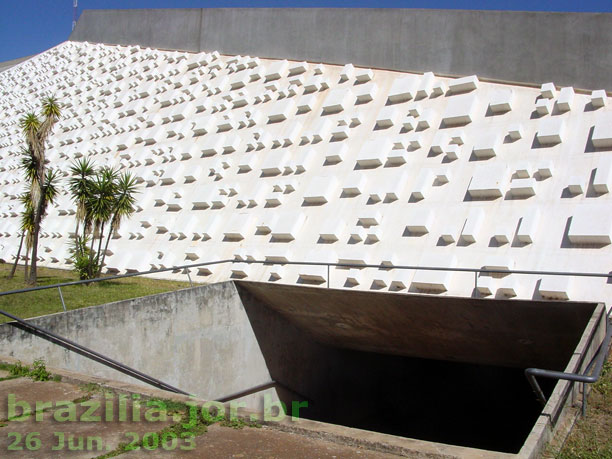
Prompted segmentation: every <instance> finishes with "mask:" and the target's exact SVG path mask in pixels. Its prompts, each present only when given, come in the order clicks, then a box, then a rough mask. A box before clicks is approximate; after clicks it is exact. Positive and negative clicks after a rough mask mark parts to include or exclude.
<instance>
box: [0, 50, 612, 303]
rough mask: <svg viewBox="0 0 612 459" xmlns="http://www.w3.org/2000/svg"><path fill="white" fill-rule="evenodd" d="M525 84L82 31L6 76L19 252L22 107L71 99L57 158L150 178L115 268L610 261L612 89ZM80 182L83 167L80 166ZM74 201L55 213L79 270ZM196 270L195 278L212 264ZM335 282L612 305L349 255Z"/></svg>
mask: <svg viewBox="0 0 612 459" xmlns="http://www.w3.org/2000/svg"><path fill="white" fill-rule="evenodd" d="M542 83H544V84H543V85H542V87H541V89H540V88H530V87H520V86H510V85H502V84H494V83H488V82H484V81H479V79H478V78H477V77H476V76H467V77H463V78H458V79H454V80H453V79H448V78H441V77H438V76H436V75H434V74H432V73H426V74H424V75H421V74H409V73H400V72H392V71H385V70H375V69H364V68H356V67H353V66H352V65H350V64H347V65H346V66H344V67H340V66H334V65H323V64H316V63H308V62H293V61H279V60H269V59H260V58H257V57H249V56H221V55H219V54H218V53H215V52H211V53H199V54H193V53H187V52H168V51H160V50H154V49H142V48H139V47H122V46H106V45H100V44H87V43H76V42H66V43H63V44H61V45H59V46H57V47H55V48H53V49H51V50H49V51H47V52H45V53H43V54H41V55H38V56H36V57H34V58H32V59H30V60H28V61H26V62H23V63H21V64H19V65H17V66H16V67H14V68H11V69H9V70H7V71H5V72H3V73H1V74H0V91H1V96H0V106H1V108H2V110H1V111H0V186H1V188H0V217H1V219H0V258H1V259H3V260H5V261H7V262H11V261H12V260H14V256H15V255H16V251H17V246H18V243H19V234H20V233H19V212H20V210H21V209H20V206H19V203H18V200H17V197H18V194H19V193H21V192H22V191H23V189H24V185H23V180H22V173H21V171H20V170H19V169H18V165H19V162H18V156H19V153H18V152H19V148H20V146H21V145H23V139H22V135H21V133H20V131H19V127H18V120H19V118H20V116H21V115H22V114H23V113H25V112H27V111H30V110H33V109H36V108H37V107H38V102H39V100H40V98H41V97H42V96H44V95H47V94H53V95H55V96H56V97H57V98H58V99H59V100H60V102H61V103H62V104H63V105H64V110H63V117H62V119H61V121H60V122H59V123H58V126H57V127H56V129H55V132H54V134H53V136H52V137H51V141H50V145H49V149H48V158H49V160H50V164H51V166H53V167H58V168H60V169H61V170H62V171H64V172H65V173H66V174H67V172H66V171H67V170H68V167H69V164H70V162H71V161H72V160H73V159H74V158H78V157H80V156H89V157H90V158H91V159H92V160H95V161H96V163H97V164H98V165H102V164H109V165H114V166H118V167H122V168H128V169H129V170H130V171H132V172H133V173H134V174H136V175H137V176H138V177H139V178H140V179H139V180H140V182H141V194H140V195H139V200H138V205H139V211H138V212H137V213H136V214H134V216H133V217H132V218H131V219H130V220H129V221H128V222H126V223H124V224H123V225H122V227H121V229H120V231H119V234H118V238H115V239H113V240H112V242H111V245H110V247H109V248H110V250H111V251H112V255H109V256H107V264H108V267H109V268H111V269H112V270H113V271H118V272H126V271H133V270H137V271H145V270H149V269H152V268H159V267H171V266H176V265H180V264H187V263H195V262H202V261H214V260H221V259H235V260H236V262H235V263H233V264H225V265H219V266H212V267H210V268H207V269H202V270H200V271H199V272H198V273H197V274H198V276H197V279H198V280H200V281H206V282H214V281H220V280H224V279H227V278H230V277H241V278H244V277H246V278H248V279H251V280H263V281H271V282H281V283H296V282H300V283H302V282H304V283H323V282H325V280H326V277H327V274H326V268H325V267H316V266H291V265H285V266H278V265H277V266H268V265H254V264H248V263H246V261H248V260H250V259H251V260H252V259H255V260H264V259H265V260H269V261H286V260H289V261H315V262H317V261H320V262H346V263H356V264H385V265H386V266H389V267H392V266H393V265H395V266H397V265H413V266H445V267H465V268H484V267H487V268H489V269H524V270H551V271H577V272H586V271H588V272H602V273H603V272H609V271H610V261H609V260H610V258H611V255H612V246H611V238H612V213H610V210H611V204H612V196H611V191H612V159H611V158H612V156H611V155H612V110H611V109H610V107H609V106H608V104H607V95H606V92H605V91H601V90H597V91H593V93H592V94H584V93H578V92H575V91H574V90H573V89H572V88H557V87H555V86H554V84H550V83H548V82H542ZM66 178H67V177H66ZM73 209H74V205H73V204H72V202H71V200H70V197H69V196H68V195H67V194H65V195H63V196H62V197H61V199H59V202H58V204H57V205H56V206H55V207H54V208H51V209H50V210H49V212H48V216H47V217H46V219H45V221H44V223H43V229H42V237H41V239H40V248H39V254H40V257H41V263H42V264H43V265H47V266H52V267H62V268H66V267H69V265H68V264H67V262H68V256H69V254H68V249H69V242H68V241H69V237H70V233H71V232H72V231H73V230H74V216H73V213H74V210H73ZM194 274H195V273H194ZM330 284H331V286H333V287H347V288H358V289H376V290H392V291H395V290H397V291H400V292H407V291H412V292H426V293H432V294H444V295H459V296H473V295H476V296H488V297H495V296H505V297H508V296H509V297H516V298H541V297H544V298H554V299H570V300H596V301H603V302H606V304H609V303H610V301H609V300H608V298H610V294H611V292H612V284H608V283H607V282H606V279H602V278H585V277H574V278H569V277H568V278H551V277H547V276H535V275H519V274H511V275H506V276H500V275H495V276H480V277H479V279H478V288H475V285H474V275H473V274H470V273H449V272H446V273H445V272H431V271H423V270H420V271H405V270H398V269H389V270H378V269H355V268H352V269H335V268H332V271H331V279H330Z"/></svg>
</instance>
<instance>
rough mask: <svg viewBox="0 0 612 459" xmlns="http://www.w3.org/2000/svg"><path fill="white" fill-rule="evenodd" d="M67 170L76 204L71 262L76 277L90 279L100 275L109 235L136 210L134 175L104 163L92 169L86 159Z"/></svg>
mask: <svg viewBox="0 0 612 459" xmlns="http://www.w3.org/2000/svg"><path fill="white" fill-rule="evenodd" d="M70 171H71V175H72V177H71V178H70V180H69V189H70V193H71V195H72V200H73V201H74V203H75V204H76V206H77V209H76V228H75V232H74V240H73V244H72V261H73V263H74V266H75V270H76V271H77V272H78V273H79V278H80V279H93V278H96V277H100V275H101V274H102V269H103V268H104V262H105V259H106V254H107V252H108V246H109V243H110V239H111V237H112V236H113V235H114V234H115V235H116V234H117V231H118V230H119V228H120V226H121V223H122V221H123V220H125V219H126V218H129V217H130V216H131V215H132V214H133V213H134V212H135V210H136V209H135V205H136V198H135V194H136V193H138V189H137V185H136V178H135V177H134V176H133V175H132V174H130V173H129V172H121V173H120V172H119V171H118V170H116V169H113V168H111V167H108V166H104V167H101V168H99V169H96V167H95V164H94V163H93V162H91V161H90V160H89V159H86V158H83V159H81V160H78V161H76V162H74V163H73V164H72V166H71V168H70ZM105 230H106V231H107V233H106V234H105V233H104V231H105ZM96 240H97V246H96ZM103 242H104V249H102V243H103Z"/></svg>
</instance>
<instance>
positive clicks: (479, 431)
mask: <svg viewBox="0 0 612 459" xmlns="http://www.w3.org/2000/svg"><path fill="white" fill-rule="evenodd" d="M237 288H238V292H239V295H240V297H241V298H242V303H243V305H244V307H245V310H246V313H247V315H248V318H249V320H250V323H251V326H252V328H253V331H254V333H255V336H256V338H257V341H258V343H259V346H260V348H261V351H262V354H263V356H264V359H265V361H266V365H267V367H268V370H269V372H270V375H271V377H272V379H273V380H275V381H277V382H279V383H280V384H282V385H284V386H285V387H286V388H287V389H288V390H279V392H278V395H279V398H280V399H281V400H282V401H283V402H284V403H285V404H287V406H288V407H289V406H291V403H292V402H294V401H304V400H306V401H308V408H307V409H303V410H301V411H300V413H301V416H303V417H305V418H308V419H314V420H318V421H323V422H329V423H333V424H340V425H345V426H349V427H355V428H360V429H366V430H372V431H377V432H383V433H387V434H392V435H399V436H405V437H410V438H417V439H422V440H428V441H435V442H442V443H447V444H454V445H460V446H468V447H475V448H484V449H488V450H495V451H503V452H509V453H516V452H518V451H519V450H520V448H521V446H522V444H523V443H524V441H525V439H526V437H527V435H528V434H529V432H530V430H531V428H532V426H533V423H534V422H535V420H536V418H537V417H538V415H539V414H540V411H541V407H540V405H539V403H538V402H537V401H536V399H535V397H534V396H533V393H532V392H531V388H530V387H529V384H528V383H527V381H526V379H525V377H524V375H523V371H522V369H516V368H503V367H495V366H484V365H473V364H462V363H454V362H444V361H440V360H428V359H418V358H411V357H404V356H397V355H388V354H379V353H372V352H361V351H356V350H350V349H342V348H339V347H334V346H329V345H325V344H321V343H320V342H317V341H316V340H315V339H314V338H313V337H312V336H311V335H310V334H308V333H307V332H306V331H304V330H302V329H300V328H298V327H297V326H295V325H294V324H293V323H291V321H290V320H288V319H287V318H285V317H283V316H282V315H281V314H280V313H279V312H276V311H274V310H273V309H271V308H269V307H268V306H266V305H265V304H264V303H263V302H261V301H259V300H258V299H257V298H256V297H255V296H253V295H252V294H251V292H249V291H248V290H247V289H245V288H243V287H241V286H240V285H237ZM546 383H549V384H548V385H547V387H546V388H545V390H546V392H547V394H550V392H551V391H552V388H553V385H554V384H553V383H552V382H545V384H546ZM502 418H503V423H504V425H507V426H512V430H511V431H509V430H508V429H499V428H498V426H499V425H500V424H501V422H502Z"/></svg>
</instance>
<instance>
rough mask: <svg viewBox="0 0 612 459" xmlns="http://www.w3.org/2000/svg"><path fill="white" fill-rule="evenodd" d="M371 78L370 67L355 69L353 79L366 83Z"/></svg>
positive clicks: (372, 73)
mask: <svg viewBox="0 0 612 459" xmlns="http://www.w3.org/2000/svg"><path fill="white" fill-rule="evenodd" d="M372 78H374V72H373V71H372V69H363V68H357V69H355V79H356V80H357V81H358V82H359V83H367V82H368V81H370V80H371V79H372Z"/></svg>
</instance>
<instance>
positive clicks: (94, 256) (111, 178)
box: [85, 166, 117, 275]
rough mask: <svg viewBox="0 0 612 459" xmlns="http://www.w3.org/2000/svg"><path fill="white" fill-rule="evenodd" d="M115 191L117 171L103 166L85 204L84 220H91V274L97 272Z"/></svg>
mask: <svg viewBox="0 0 612 459" xmlns="http://www.w3.org/2000/svg"><path fill="white" fill-rule="evenodd" d="M116 192H117V171H116V170H115V169H113V168H111V167H108V166H105V167H103V168H102V169H100V170H99V171H98V173H97V174H96V176H95V178H94V180H93V181H92V183H91V195H90V197H89V199H88V201H87V204H86V215H87V216H86V218H85V221H86V223H87V222H91V226H92V237H91V247H90V249H89V260H90V265H91V268H92V271H91V274H92V275H94V274H95V273H97V272H98V268H97V265H98V260H99V259H100V249H101V247H102V239H103V237H104V226H105V225H106V223H108V221H109V220H110V219H111V217H112V216H113V204H114V198H115V194H116ZM96 237H97V238H99V241H98V250H96V251H95V252H94V249H93V248H94V241H95V239H96Z"/></svg>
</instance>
